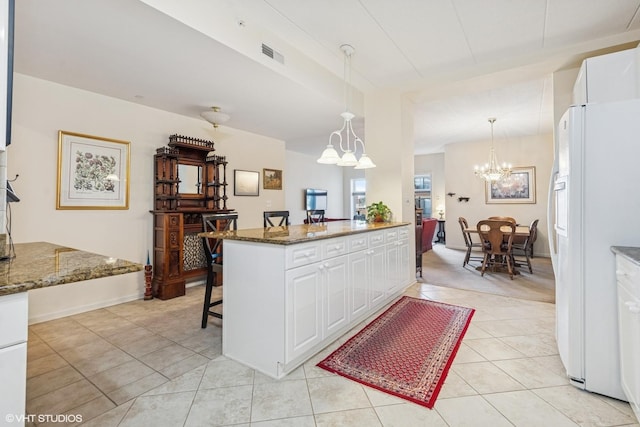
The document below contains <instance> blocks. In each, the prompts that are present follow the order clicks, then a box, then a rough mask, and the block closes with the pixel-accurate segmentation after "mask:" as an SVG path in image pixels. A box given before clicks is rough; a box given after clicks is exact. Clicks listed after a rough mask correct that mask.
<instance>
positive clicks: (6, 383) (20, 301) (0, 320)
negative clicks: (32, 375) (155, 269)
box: [0, 242, 142, 426]
mask: <svg viewBox="0 0 640 427" xmlns="http://www.w3.org/2000/svg"><path fill="white" fill-rule="evenodd" d="M141 269H142V265H140V264H136V263H133V262H129V261H125V260H121V259H117V258H111V257H107V256H104V255H98V254H94V253H90V252H85V251H81V250H77V249H73V248H67V247H64V246H58V245H54V244H51V243H46V242H36V243H22V244H16V245H15V257H13V258H12V259H9V260H6V261H2V262H0V378H2V381H3V384H2V386H1V387H0V414H2V416H3V418H2V419H3V420H5V418H4V417H5V416H16V417H19V416H21V415H23V414H25V396H26V378H27V328H28V311H29V300H28V292H27V291H29V290H32V289H38V288H46V287H50V286H57V285H63V284H65V283H72V282H79V281H82V280H89V279H96V278H99V277H108V276H114V275H118V274H124V273H130V272H134V271H140V270H141ZM14 421H15V422H14V423H13V424H12V425H16V426H17V425H24V424H23V422H21V421H20V419H18V418H16V419H14ZM22 421H23V420H22Z"/></svg>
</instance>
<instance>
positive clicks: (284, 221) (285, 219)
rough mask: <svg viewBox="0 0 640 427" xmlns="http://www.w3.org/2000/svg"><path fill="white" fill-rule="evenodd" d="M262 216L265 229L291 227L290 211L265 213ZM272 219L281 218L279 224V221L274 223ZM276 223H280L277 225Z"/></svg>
mask: <svg viewBox="0 0 640 427" xmlns="http://www.w3.org/2000/svg"><path fill="white" fill-rule="evenodd" d="M262 216H263V220H264V227H265V228H266V227H279V226H282V225H289V211H264V212H263V213H262ZM272 218H280V221H279V222H278V221H277V219H275V220H273V221H272ZM274 221H275V222H278V223H277V224H275V223H274Z"/></svg>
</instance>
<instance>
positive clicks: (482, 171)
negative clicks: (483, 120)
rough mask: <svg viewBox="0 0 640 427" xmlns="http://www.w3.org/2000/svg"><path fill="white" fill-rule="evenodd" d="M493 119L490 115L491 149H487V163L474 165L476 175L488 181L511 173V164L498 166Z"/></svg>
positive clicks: (494, 119) (496, 179)
mask: <svg viewBox="0 0 640 427" xmlns="http://www.w3.org/2000/svg"><path fill="white" fill-rule="evenodd" d="M495 121H496V118H495V117H491V118H490V119H489V123H491V149H490V150H489V163H486V164H485V165H484V166H482V167H478V166H475V174H476V176H477V177H478V178H482V179H484V180H485V181H489V182H495V181H498V180H500V179H502V178H506V177H508V176H509V175H511V165H510V164H507V163H503V164H502V166H500V164H499V163H498V158H497V157H496V150H495V148H494V146H493V124H494V123H495Z"/></svg>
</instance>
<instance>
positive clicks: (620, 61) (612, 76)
mask: <svg viewBox="0 0 640 427" xmlns="http://www.w3.org/2000/svg"><path fill="white" fill-rule="evenodd" d="M638 80H639V72H638V48H637V47H636V48H634V49H627V50H623V51H620V52H614V53H609V54H606V55H600V56H594V57H592V58H587V59H585V60H584V61H583V62H582V66H581V67H580V71H579V72H578V78H577V79H576V82H575V84H574V86H573V104H587V103H594V102H598V103H599V102H615V101H622V100H625V99H631V98H637V97H638V96H639V95H640V93H639V91H638Z"/></svg>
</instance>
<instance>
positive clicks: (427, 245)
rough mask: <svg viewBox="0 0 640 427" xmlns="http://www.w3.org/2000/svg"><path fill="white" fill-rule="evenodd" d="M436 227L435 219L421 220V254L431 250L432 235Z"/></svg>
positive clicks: (436, 221)
mask: <svg viewBox="0 0 640 427" xmlns="http://www.w3.org/2000/svg"><path fill="white" fill-rule="evenodd" d="M437 225H438V220H437V219H435V218H422V252H427V251H428V250H429V249H433V235H434V234H435V231H436V226H437Z"/></svg>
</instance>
